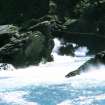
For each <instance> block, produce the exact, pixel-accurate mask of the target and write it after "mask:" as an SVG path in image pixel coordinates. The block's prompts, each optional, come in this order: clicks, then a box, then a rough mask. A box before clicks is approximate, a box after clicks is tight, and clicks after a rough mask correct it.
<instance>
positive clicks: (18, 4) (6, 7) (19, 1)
mask: <svg viewBox="0 0 105 105" xmlns="http://www.w3.org/2000/svg"><path fill="white" fill-rule="evenodd" d="M48 10H49V1H48V0H0V24H11V23H18V24H19V23H21V22H23V21H27V20H29V19H31V18H40V17H42V16H44V15H45V14H47V13H48Z"/></svg>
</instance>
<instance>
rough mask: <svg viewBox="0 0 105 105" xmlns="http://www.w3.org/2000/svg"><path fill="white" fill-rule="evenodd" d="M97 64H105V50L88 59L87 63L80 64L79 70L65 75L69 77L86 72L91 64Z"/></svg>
mask: <svg viewBox="0 0 105 105" xmlns="http://www.w3.org/2000/svg"><path fill="white" fill-rule="evenodd" d="M97 64H105V51H102V52H100V53H98V54H96V55H95V57H93V58H91V59H90V60H88V61H87V62H86V63H84V64H83V65H82V66H80V67H79V68H78V69H77V70H74V71H72V72H70V73H68V74H67V75H66V76H65V77H67V78H69V77H73V76H76V75H80V74H81V72H85V71H86V70H87V68H88V67H89V66H90V65H91V66H93V65H97Z"/></svg>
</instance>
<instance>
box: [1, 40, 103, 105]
mask: <svg viewBox="0 0 105 105" xmlns="http://www.w3.org/2000/svg"><path fill="white" fill-rule="evenodd" d="M54 41H55V47H54V49H53V52H52V55H53V56H54V62H49V63H46V64H42V63H40V65H39V66H30V67H28V68H24V69H17V70H15V69H14V70H13V68H12V70H8V71H3V70H2V71H0V105H5V104H2V103H1V102H6V103H9V105H41V104H39V103H38V102H37V101H36V100H34V102H33V101H28V100H26V99H25V98H24V96H27V94H28V95H29V93H28V92H25V91H22V90H21V91H20V90H16V91H12V90H14V89H16V88H20V87H21V88H22V87H25V86H31V85H34V86H43V85H45V86H46V85H49V86H50V85H60V84H67V85H68V84H69V85H70V86H71V87H70V89H68V88H69V87H65V90H66V88H67V90H72V89H74V90H73V91H76V90H80V89H82V88H84V87H85V88H86V87H89V88H91V87H93V86H96V85H100V84H101V85H103V86H104V85H105V83H104V82H105V76H104V75H105V70H104V69H105V66H104V65H98V66H97V67H93V66H91V67H90V68H88V69H89V70H88V71H87V72H86V73H81V75H77V76H75V77H72V78H69V79H67V78H65V75H66V74H68V73H69V72H70V71H73V70H75V69H77V68H78V67H79V66H80V65H82V64H83V63H84V62H86V60H88V59H90V57H79V58H78V57H76V58H75V57H71V56H60V55H58V54H57V52H58V49H59V47H60V45H61V44H60V41H59V40H58V39H54ZM8 90H9V91H8ZM74 93H75V92H73V94H74ZM94 99H96V100H100V99H101V100H102V99H103V100H104V99H105V94H97V95H95V96H94V95H93V96H89V97H85V96H80V97H77V99H74V100H73V99H72V100H69V99H63V100H64V101H63V100H62V101H59V103H57V104H56V105H77V104H75V102H76V101H80V104H78V105H91V102H93V101H94ZM87 103H88V104H87ZM43 105H46V104H43ZM51 105H52V104H51ZM97 105H98V104H97Z"/></svg>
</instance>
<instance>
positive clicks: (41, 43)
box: [0, 25, 53, 67]
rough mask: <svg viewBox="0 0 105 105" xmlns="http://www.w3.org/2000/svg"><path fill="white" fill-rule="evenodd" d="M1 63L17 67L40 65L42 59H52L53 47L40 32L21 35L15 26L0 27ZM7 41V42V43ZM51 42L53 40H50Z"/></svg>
mask: <svg viewBox="0 0 105 105" xmlns="http://www.w3.org/2000/svg"><path fill="white" fill-rule="evenodd" d="M0 27H1V28H0V29H1V31H0V41H1V45H0V62H1V63H10V64H13V65H14V66H15V67H25V66H28V65H33V64H38V63H39V62H40V61H41V59H42V58H44V59H46V61H48V59H50V57H51V50H52V48H53V47H52V45H50V43H49V45H50V46H49V47H48V46H46V43H47V42H48V41H49V39H48V38H47V40H46V35H44V34H43V33H42V32H40V31H29V32H25V33H20V32H19V31H18V27H16V26H13V25H3V26H0ZM5 40H6V41H5ZM50 41H51V39H50ZM46 47H47V49H46ZM43 51H44V53H43Z"/></svg>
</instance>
